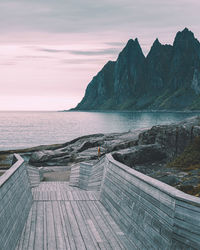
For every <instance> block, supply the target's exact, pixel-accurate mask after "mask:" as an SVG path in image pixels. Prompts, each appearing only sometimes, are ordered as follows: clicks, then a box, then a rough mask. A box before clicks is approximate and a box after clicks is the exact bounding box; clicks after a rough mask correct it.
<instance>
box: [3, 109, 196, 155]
mask: <svg viewBox="0 0 200 250" xmlns="http://www.w3.org/2000/svg"><path fill="white" fill-rule="evenodd" d="M195 115H200V112H191V111H188V112H186V111H185V112H178V111H175V112H171V111H166V112H163V111H157V112H154V111H134V112H133V111H121V112H119V111H118V112H116V111H106V112H97V111H90V112H80V111H79V112H76V111H75V112H74V111H70V112H58V111H0V150H1V151H3V150H9V149H22V148H29V147H34V146H39V145H49V144H59V143H65V142H67V141H70V140H73V139H75V138H77V137H80V136H84V135H89V134H96V133H117V132H127V131H130V130H132V131H133V130H134V129H144V128H150V127H152V126H154V125H162V124H170V123H173V122H179V121H181V120H184V119H186V118H189V117H192V116H195Z"/></svg>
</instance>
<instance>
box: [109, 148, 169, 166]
mask: <svg viewBox="0 0 200 250" xmlns="http://www.w3.org/2000/svg"><path fill="white" fill-rule="evenodd" d="M113 157H114V158H115V159H116V160H117V161H120V162H122V163H124V164H126V165H128V166H130V167H133V168H134V167H135V165H140V164H144V163H153V162H157V161H161V160H163V159H165V158H166V153H165V150H164V149H163V148H162V147H161V146H160V145H158V144H149V145H140V146H135V147H132V148H127V149H123V150H120V151H117V152H116V153H113Z"/></svg>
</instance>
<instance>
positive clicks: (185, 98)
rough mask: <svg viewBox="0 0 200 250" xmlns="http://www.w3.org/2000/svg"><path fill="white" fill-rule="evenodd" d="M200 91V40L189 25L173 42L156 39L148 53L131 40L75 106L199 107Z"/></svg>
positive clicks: (77, 108) (79, 108)
mask: <svg viewBox="0 0 200 250" xmlns="http://www.w3.org/2000/svg"><path fill="white" fill-rule="evenodd" d="M199 95H200V43H199V41H198V40H197V39H196V38H195V37H194V34H193V33H192V32H191V31H189V30H188V29H187V28H185V29H184V30H183V31H181V32H178V33H177V35H176V37H175V40H174V43H173V45H162V44H161V43H160V42H159V40H158V39H156V40H155V42H154V43H153V45H152V47H151V49H150V52H149V53H148V55H147V56H146V57H145V56H144V54H143V52H142V50H141V47H140V44H139V42H138V40H137V39H135V40H132V39H131V40H129V41H128V43H127V45H126V46H125V48H124V49H123V50H122V52H121V53H120V54H119V56H118V58H117V60H116V62H111V61H109V62H108V63H107V64H106V65H105V66H104V67H103V69H102V70H101V71H100V72H99V73H98V74H97V75H96V76H95V77H94V78H93V79H92V81H91V82H90V83H89V85H88V87H87V89H86V92H85V96H84V98H83V99H82V101H81V102H80V103H79V104H78V105H77V106H76V108H74V109H72V110H197V109H200V96H199Z"/></svg>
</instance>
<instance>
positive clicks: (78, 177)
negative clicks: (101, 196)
mask: <svg viewBox="0 0 200 250" xmlns="http://www.w3.org/2000/svg"><path fill="white" fill-rule="evenodd" d="M105 161H106V158H102V159H101V160H100V161H98V162H97V163H96V164H94V165H90V164H87V163H79V164H76V165H74V166H72V168H71V174H70V181H69V185H70V186H72V187H79V188H81V189H84V190H97V191H99V190H100V188H101V183H102V178H103V171H104V166H105V163H106V162H105Z"/></svg>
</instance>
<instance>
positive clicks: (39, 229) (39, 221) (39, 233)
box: [34, 202, 44, 249]
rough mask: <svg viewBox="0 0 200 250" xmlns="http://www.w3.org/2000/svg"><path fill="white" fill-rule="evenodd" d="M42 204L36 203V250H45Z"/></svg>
mask: <svg viewBox="0 0 200 250" xmlns="http://www.w3.org/2000/svg"><path fill="white" fill-rule="evenodd" d="M43 209H44V208H43V204H42V202H36V226H35V235H34V241H35V244H34V248H35V249H43V242H44V238H43V235H44V224H43V223H44V220H43V218H44V211H43Z"/></svg>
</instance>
